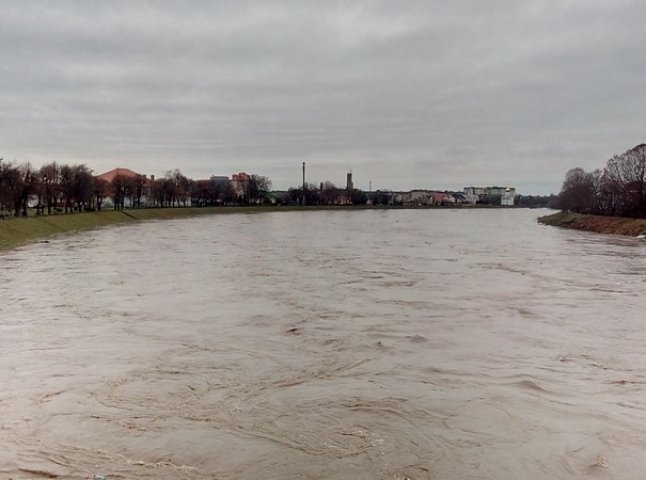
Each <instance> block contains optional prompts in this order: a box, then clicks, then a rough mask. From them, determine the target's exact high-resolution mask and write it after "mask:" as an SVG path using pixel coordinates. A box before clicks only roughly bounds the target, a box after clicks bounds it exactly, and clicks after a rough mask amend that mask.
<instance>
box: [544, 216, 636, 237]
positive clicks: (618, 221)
mask: <svg viewBox="0 0 646 480" xmlns="http://www.w3.org/2000/svg"><path fill="white" fill-rule="evenodd" d="M538 221H539V223H542V224H544V225H551V226H555V227H563V228H571V229H575V230H585V231H588V232H597V233H604V234H610V235H624V236H628V237H637V236H639V235H646V219H643V218H624V217H606V216H601V215H586V214H582V213H575V212H558V213H554V214H552V215H546V216H544V217H540V218H539V219H538Z"/></svg>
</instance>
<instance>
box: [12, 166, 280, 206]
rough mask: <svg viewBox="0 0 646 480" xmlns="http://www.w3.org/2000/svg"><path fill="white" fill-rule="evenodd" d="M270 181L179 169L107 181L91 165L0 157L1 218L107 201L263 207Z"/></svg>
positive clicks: (125, 204) (145, 204)
mask: <svg viewBox="0 0 646 480" xmlns="http://www.w3.org/2000/svg"><path fill="white" fill-rule="evenodd" d="M270 188H271V182H270V180H269V179H268V178H267V177H263V176H260V175H246V174H245V181H244V182H238V184H236V185H232V184H231V182H229V181H228V179H227V178H226V177H212V178H211V179H209V180H198V181H194V180H191V179H189V178H187V177H186V176H185V175H183V174H182V172H180V171H179V170H178V169H175V170H171V171H168V172H166V174H165V175H164V177H162V178H158V179H154V178H147V177H146V176H145V175H135V176H132V175H129V176H126V175H122V174H118V175H116V176H114V178H113V179H112V180H111V181H110V182H107V181H106V180H103V179H101V178H99V177H95V176H94V175H93V173H92V171H91V170H90V169H89V168H88V167H87V166H86V165H83V164H81V165H60V164H58V163H56V162H52V163H48V164H46V165H43V166H42V167H41V168H40V169H35V168H33V167H32V166H31V164H29V163H23V164H13V163H7V162H5V161H3V160H2V159H1V158H0V215H3V214H4V212H5V211H9V212H11V214H12V215H14V216H16V217H19V216H27V214H28V208H29V207H33V208H34V209H35V211H36V213H37V214H45V213H47V214H48V215H51V214H53V213H69V212H81V211H92V210H101V208H102V206H103V204H104V201H105V199H106V198H108V197H109V198H110V199H111V202H112V207H113V208H114V209H117V210H119V209H123V208H127V207H128V208H140V207H180V206H184V207H185V206H188V205H195V206H206V205H233V204H244V205H249V204H260V203H264V202H265V201H267V199H268V196H269V189H270Z"/></svg>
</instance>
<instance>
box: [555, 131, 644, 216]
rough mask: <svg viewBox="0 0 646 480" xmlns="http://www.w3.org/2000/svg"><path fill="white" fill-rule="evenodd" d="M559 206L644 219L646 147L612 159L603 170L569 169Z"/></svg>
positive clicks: (575, 210)
mask: <svg viewBox="0 0 646 480" xmlns="http://www.w3.org/2000/svg"><path fill="white" fill-rule="evenodd" d="M558 206H559V208H561V209H562V210H566V211H567V210H570V211H574V212H579V213H593V214H599V215H613V216H623V217H640V218H645V217H646V144H641V145H637V146H636V147H634V148H631V149H630V150H628V151H626V152H624V153H622V154H619V155H615V156H613V157H612V158H610V159H609V160H608V161H607V162H606V165H605V167H604V168H603V169H596V170H593V171H591V172H586V171H585V170H584V169H582V168H579V167H577V168H572V169H570V170H569V171H568V172H567V173H566V175H565V180H564V182H563V186H562V188H561V192H560V193H559V196H558Z"/></svg>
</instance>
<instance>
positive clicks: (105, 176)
mask: <svg viewBox="0 0 646 480" xmlns="http://www.w3.org/2000/svg"><path fill="white" fill-rule="evenodd" d="M117 175H121V176H123V177H126V178H134V177H138V176H139V175H140V174H139V173H137V172H133V171H132V170H130V169H129V168H115V169H113V170H110V171H109V172H105V173H102V174H101V175H97V176H96V178H98V179H100V180H105V181H106V182H108V183H110V182H112V180H114V177H116V176H117Z"/></svg>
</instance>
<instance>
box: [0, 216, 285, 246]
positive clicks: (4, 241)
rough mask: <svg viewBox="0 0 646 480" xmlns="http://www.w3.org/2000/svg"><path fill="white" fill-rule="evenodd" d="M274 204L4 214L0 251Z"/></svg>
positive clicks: (0, 222)
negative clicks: (105, 230)
mask: <svg viewBox="0 0 646 480" xmlns="http://www.w3.org/2000/svg"><path fill="white" fill-rule="evenodd" d="M272 209H274V208H273V207H207V208H150V209H141V210H124V211H114V210H106V211H103V212H85V213H73V214H59V215H46V216H34V217H27V218H13V217H11V218H4V219H2V220H0V251H1V250H7V249H9V248H12V247H15V246H17V245H22V244H24V243H28V242H33V241H35V240H40V239H44V238H47V237H50V236H52V235H57V234H61V233H67V232H80V231H84V230H92V229H94V228H99V227H104V226H107V225H114V224H120V223H132V222H138V221H141V220H154V219H172V218H185V217H194V216H197V215H209V214H215V213H242V212H244V213H254V212H257V211H267V210H272Z"/></svg>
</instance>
